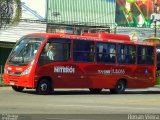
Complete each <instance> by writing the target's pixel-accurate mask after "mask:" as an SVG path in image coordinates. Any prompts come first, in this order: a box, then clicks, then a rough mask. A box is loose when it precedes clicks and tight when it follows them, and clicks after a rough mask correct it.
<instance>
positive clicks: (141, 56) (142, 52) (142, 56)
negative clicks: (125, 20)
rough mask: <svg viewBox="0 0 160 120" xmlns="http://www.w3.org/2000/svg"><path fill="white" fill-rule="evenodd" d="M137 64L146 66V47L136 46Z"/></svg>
mask: <svg viewBox="0 0 160 120" xmlns="http://www.w3.org/2000/svg"><path fill="white" fill-rule="evenodd" d="M137 55H138V64H146V47H145V46H142V45H140V46H138V51H137Z"/></svg>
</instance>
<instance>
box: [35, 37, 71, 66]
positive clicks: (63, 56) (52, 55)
mask: <svg viewBox="0 0 160 120" xmlns="http://www.w3.org/2000/svg"><path fill="white" fill-rule="evenodd" d="M57 41H59V42H57ZM66 41H68V40H66ZM69 58H70V43H67V42H66V43H65V39H59V40H57V39H55V40H54V39H53V40H52V41H51V42H48V43H46V45H45V47H44V48H43V50H42V52H41V55H40V57H39V61H38V63H39V65H43V64H46V63H49V62H59V61H67V60H69Z"/></svg>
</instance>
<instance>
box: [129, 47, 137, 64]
mask: <svg viewBox="0 0 160 120" xmlns="http://www.w3.org/2000/svg"><path fill="white" fill-rule="evenodd" d="M129 56H130V57H129V58H130V61H129V64H135V63H136V46H135V45H130V46H129Z"/></svg>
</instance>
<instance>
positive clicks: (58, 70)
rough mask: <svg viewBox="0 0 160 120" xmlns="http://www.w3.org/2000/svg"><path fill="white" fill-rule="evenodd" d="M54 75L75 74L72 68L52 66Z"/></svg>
mask: <svg viewBox="0 0 160 120" xmlns="http://www.w3.org/2000/svg"><path fill="white" fill-rule="evenodd" d="M54 72H55V73H75V68H73V67H72V66H54Z"/></svg>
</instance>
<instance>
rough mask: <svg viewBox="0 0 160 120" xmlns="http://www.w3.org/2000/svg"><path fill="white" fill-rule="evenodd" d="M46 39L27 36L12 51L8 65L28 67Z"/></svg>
mask: <svg viewBox="0 0 160 120" xmlns="http://www.w3.org/2000/svg"><path fill="white" fill-rule="evenodd" d="M43 40H44V38H43V37H37V36H26V37H23V38H22V39H20V40H19V41H18V42H17V44H16V46H15V48H14V49H13V50H12V52H11V54H10V56H9V58H8V64H10V65H27V64H29V63H30V62H31V61H33V59H34V57H35V56H36V54H37V51H38V49H39V47H40V46H41V44H42V42H43Z"/></svg>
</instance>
